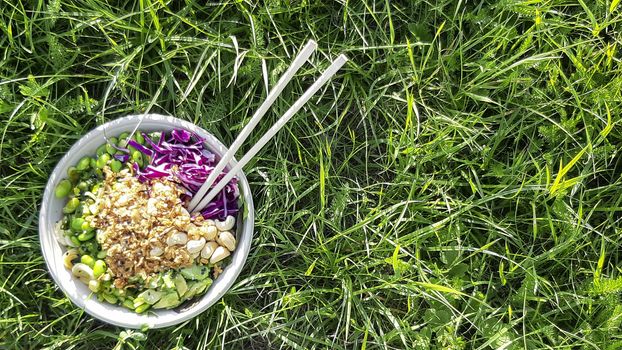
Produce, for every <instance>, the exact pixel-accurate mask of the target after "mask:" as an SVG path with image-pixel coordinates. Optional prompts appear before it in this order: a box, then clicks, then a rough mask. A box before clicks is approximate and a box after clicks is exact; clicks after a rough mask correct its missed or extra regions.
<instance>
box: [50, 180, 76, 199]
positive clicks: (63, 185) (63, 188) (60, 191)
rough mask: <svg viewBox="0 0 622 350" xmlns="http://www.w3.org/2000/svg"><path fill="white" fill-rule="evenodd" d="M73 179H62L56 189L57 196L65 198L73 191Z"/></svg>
mask: <svg viewBox="0 0 622 350" xmlns="http://www.w3.org/2000/svg"><path fill="white" fill-rule="evenodd" d="M71 187H72V186H71V181H69V180H67V179H64V180H61V181H60V182H59V183H58V185H57V186H56V191H54V193H55V195H56V198H65V197H67V196H68V195H69V193H70V192H71Z"/></svg>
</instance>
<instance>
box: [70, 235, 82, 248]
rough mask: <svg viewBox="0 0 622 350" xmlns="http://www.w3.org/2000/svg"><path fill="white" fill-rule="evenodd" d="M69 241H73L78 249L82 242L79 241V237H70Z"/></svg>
mask: <svg viewBox="0 0 622 350" xmlns="http://www.w3.org/2000/svg"><path fill="white" fill-rule="evenodd" d="M69 240H70V241H71V243H73V244H74V245H75V246H76V247H78V246H80V240H79V239H78V237H76V236H70V237H69Z"/></svg>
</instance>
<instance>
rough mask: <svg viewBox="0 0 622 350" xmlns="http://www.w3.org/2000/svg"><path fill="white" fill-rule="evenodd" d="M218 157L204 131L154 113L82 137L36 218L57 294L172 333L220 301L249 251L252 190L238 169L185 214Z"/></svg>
mask: <svg viewBox="0 0 622 350" xmlns="http://www.w3.org/2000/svg"><path fill="white" fill-rule="evenodd" d="M226 151H227V148H226V147H225V146H224V145H223V144H222V143H221V142H220V141H219V140H218V139H217V138H216V137H215V136H213V135H212V134H210V133H209V132H207V131H205V130H204V129H202V128H200V127H198V126H196V125H194V124H192V123H190V122H187V121H183V120H180V119H177V118H175V117H171V116H164V115H158V114H143V115H130V116H127V117H123V118H119V119H115V120H113V121H110V122H108V123H105V124H103V125H100V126H98V127H96V128H95V129H93V130H91V131H90V132H89V133H87V134H86V135H84V136H83V137H82V138H80V139H79V140H78V141H77V142H76V143H75V144H74V145H73V146H72V147H71V149H70V150H69V151H68V152H67V153H66V154H65V155H64V156H63V157H62V159H61V160H60V161H59V163H58V164H57V165H56V167H55V169H54V170H53V172H52V173H51V175H50V178H49V180H48V183H47V185H46V187H45V191H44V194H43V201H42V204H41V210H40V213H39V239H40V243H41V250H42V253H43V257H44V259H45V262H46V264H47V267H48V270H49V272H50V274H51V276H52V278H53V279H54V281H55V282H56V283H57V285H58V286H59V287H60V289H61V290H62V291H63V292H64V293H65V294H66V295H67V296H68V297H69V299H70V300H71V301H72V302H73V303H74V304H75V305H77V306H78V307H80V308H82V309H84V310H85V311H86V312H87V313H89V314H90V315H92V316H94V317H95V318H97V319H99V320H102V321H104V322H107V323H110V324H113V325H117V326H121V327H126V328H143V327H148V328H161V327H167V326H171V325H174V324H178V323H180V322H184V321H186V320H189V319H191V318H193V317H195V316H197V315H199V314H200V313H202V312H203V311H205V310H206V309H208V308H209V307H210V306H212V305H213V304H214V303H215V302H217V301H218V300H219V299H220V298H222V296H223V295H224V294H225V293H226V292H227V290H228V289H229V288H231V286H232V285H233V283H234V282H235V280H236V278H237V277H238V275H239V274H240V272H241V270H242V268H243V267H244V263H245V261H246V258H247V256H248V253H249V250H250V244H251V240H252V233H253V228H254V208H253V201H252V196H251V192H250V187H249V184H248V181H247V179H246V177H245V175H244V173H243V172H242V171H240V172H239V173H238V174H236V176H235V178H234V179H232V180H231V182H230V183H228V184H227V186H226V187H225V189H224V190H223V191H222V193H221V194H219V195H218V196H217V197H216V198H215V199H214V200H212V202H211V203H209V204H208V205H207V206H206V207H205V208H203V209H201V210H200V211H197V212H189V211H188V207H187V206H188V202H189V201H190V199H191V198H192V195H193V194H194V193H196V191H197V190H198V188H199V187H200V186H201V185H202V183H203V182H204V181H205V178H206V177H207V176H208V175H209V172H210V169H213V166H215V164H216V163H217V162H218V160H219V159H220V157H221V156H222V155H223V154H224V153H225V152H226ZM233 165H235V160H232V161H231V162H230V163H229V164H228V166H227V167H226V170H228V169H230V168H231V167H232V166H233ZM226 170H225V171H226Z"/></svg>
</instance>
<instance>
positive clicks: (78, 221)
mask: <svg viewBox="0 0 622 350" xmlns="http://www.w3.org/2000/svg"><path fill="white" fill-rule="evenodd" d="M83 223H84V219H83V218H73V219H72V220H71V229H72V230H74V231H76V232H80V231H82V224H83Z"/></svg>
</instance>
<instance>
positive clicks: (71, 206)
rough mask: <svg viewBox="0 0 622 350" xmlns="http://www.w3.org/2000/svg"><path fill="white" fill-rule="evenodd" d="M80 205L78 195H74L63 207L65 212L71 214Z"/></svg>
mask: <svg viewBox="0 0 622 350" xmlns="http://www.w3.org/2000/svg"><path fill="white" fill-rule="evenodd" d="M79 205H80V200H79V199H78V198H76V197H73V198H71V199H70V200H69V201H68V202H67V204H66V205H65V207H64V208H63V213H65V214H71V213H73V212H74V211H76V209H77V208H78V206H79Z"/></svg>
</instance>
